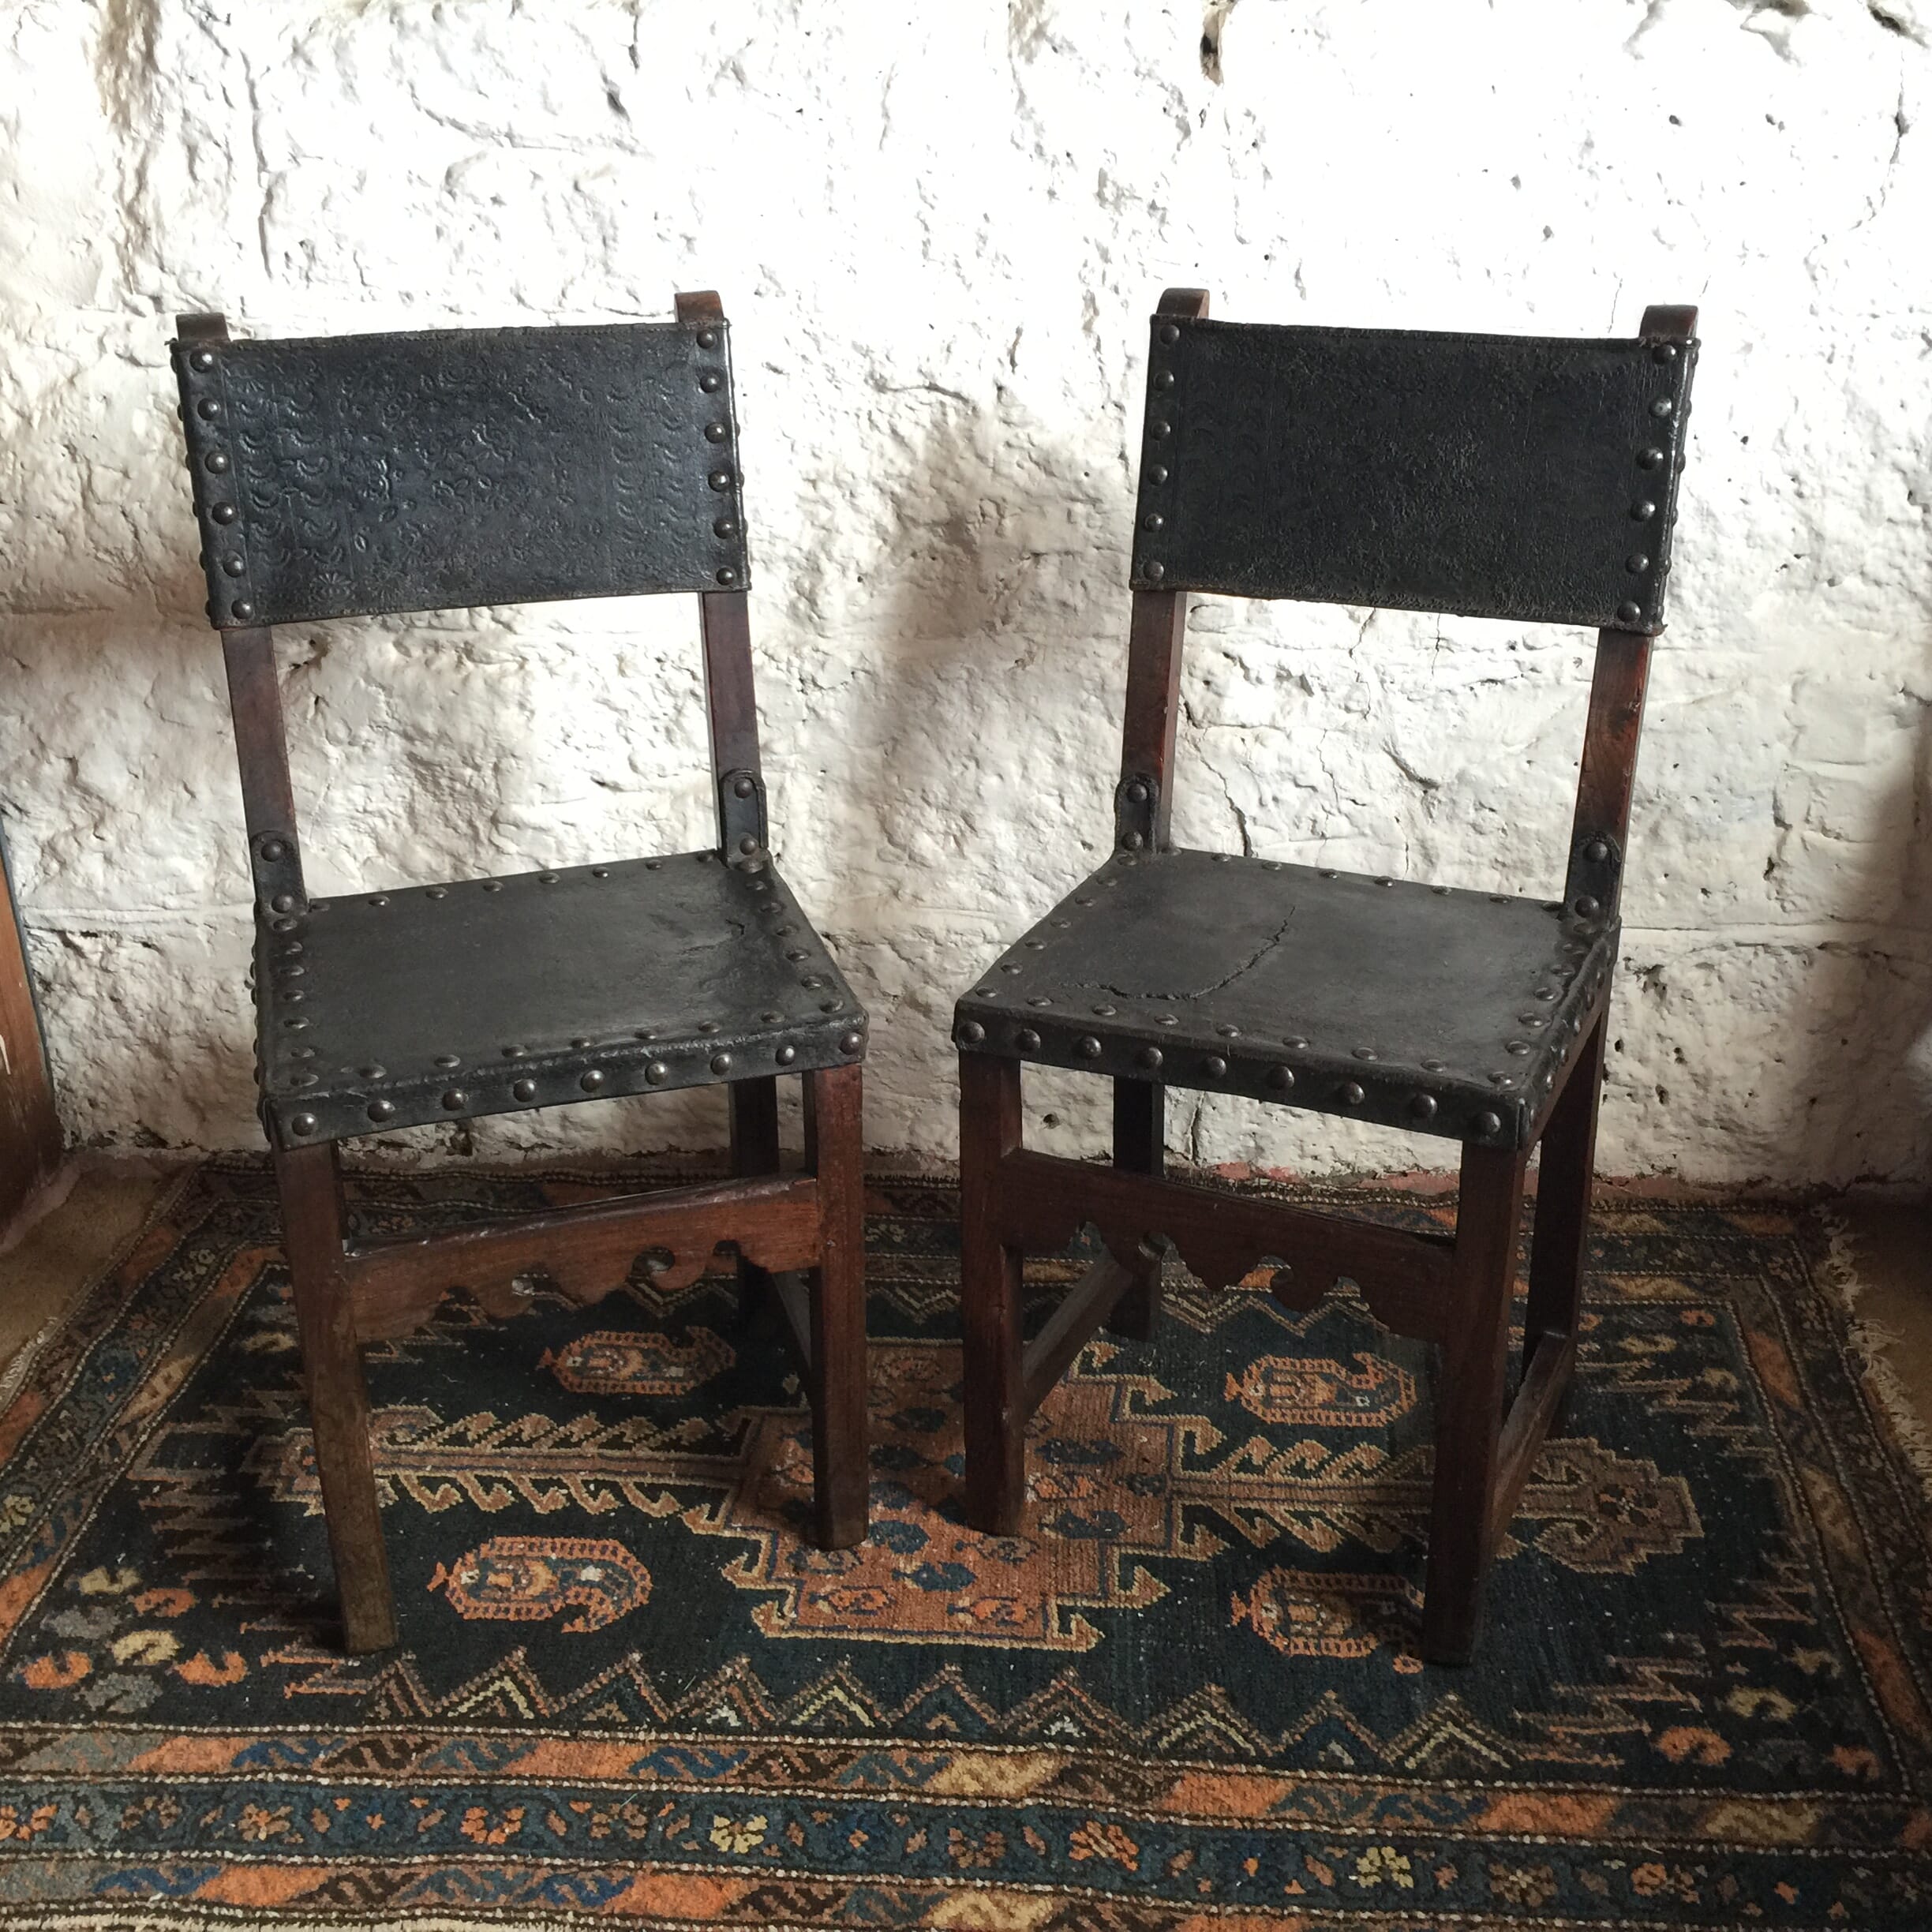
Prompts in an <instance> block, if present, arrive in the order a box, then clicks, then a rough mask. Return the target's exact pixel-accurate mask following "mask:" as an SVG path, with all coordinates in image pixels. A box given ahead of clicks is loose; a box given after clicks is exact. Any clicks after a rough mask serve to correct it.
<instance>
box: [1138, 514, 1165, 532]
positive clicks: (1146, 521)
mask: <svg viewBox="0 0 1932 1932" xmlns="http://www.w3.org/2000/svg"><path fill="white" fill-rule="evenodd" d="M1166 526H1167V519H1166V518H1165V517H1164V516H1163V515H1161V513H1160V512H1159V511H1158V510H1150V511H1148V513H1147V515H1145V516H1144V517H1143V518H1142V519H1140V527H1141V528H1142V529H1143V530H1165V529H1166Z"/></svg>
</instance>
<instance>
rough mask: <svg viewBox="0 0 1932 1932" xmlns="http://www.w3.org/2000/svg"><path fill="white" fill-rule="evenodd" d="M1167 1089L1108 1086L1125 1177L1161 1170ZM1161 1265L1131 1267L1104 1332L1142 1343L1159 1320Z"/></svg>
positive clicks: (1148, 1262)
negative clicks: (1129, 1280) (1125, 1287)
mask: <svg viewBox="0 0 1932 1932" xmlns="http://www.w3.org/2000/svg"><path fill="white" fill-rule="evenodd" d="M1166 1102H1167V1089H1166V1088H1165V1087H1163V1086H1162V1085H1161V1084H1159V1081H1157V1080H1116V1081H1115V1082H1114V1166H1116V1167H1118V1168H1119V1169H1121V1171H1122V1172H1123V1173H1127V1174H1162V1173H1164V1172H1165V1171H1166V1165H1167V1147H1166V1141H1167V1133H1166V1123H1167V1106H1166ZM1161 1262H1162V1256H1161V1255H1160V1254H1159V1253H1158V1252H1149V1253H1145V1254H1144V1255H1143V1256H1142V1257H1141V1259H1140V1262H1139V1263H1138V1264H1136V1267H1134V1269H1133V1286H1132V1287H1131V1288H1129V1289H1128V1290H1126V1292H1125V1294H1122V1295H1121V1298H1120V1299H1119V1301H1117V1302H1115V1303H1114V1312H1112V1313H1111V1314H1110V1316H1108V1317H1107V1323H1106V1325H1107V1327H1109V1328H1110V1330H1111V1331H1113V1332H1114V1334H1115V1335H1125V1336H1128V1337H1129V1339H1132V1340H1133V1341H1136V1342H1145V1341H1148V1340H1149V1339H1151V1337H1152V1335H1153V1333H1154V1327H1155V1323H1156V1322H1158V1321H1159V1320H1160V1310H1161Z"/></svg>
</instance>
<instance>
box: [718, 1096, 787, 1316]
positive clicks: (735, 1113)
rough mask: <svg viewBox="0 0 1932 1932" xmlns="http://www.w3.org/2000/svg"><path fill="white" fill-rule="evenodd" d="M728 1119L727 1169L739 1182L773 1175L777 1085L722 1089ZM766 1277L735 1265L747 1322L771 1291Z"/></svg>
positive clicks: (742, 1263)
mask: <svg viewBox="0 0 1932 1932" xmlns="http://www.w3.org/2000/svg"><path fill="white" fill-rule="evenodd" d="M725 1091H726V1093H727V1095H728V1096H729V1098H728V1105H729V1107H730V1110H731V1111H730V1118H731V1168H732V1173H733V1174H736V1175H737V1176H738V1177H739V1178H740V1179H741V1180H742V1179H746V1178H749V1177H751V1175H754V1174H776V1173H777V1171H778V1166H779V1145H778V1083H777V1080H774V1079H772V1078H769V1077H766V1078H765V1079H762V1080H739V1081H737V1082H736V1083H735V1084H733V1085H732V1086H731V1087H728V1088H726V1089H725ZM771 1279H772V1278H771V1277H770V1275H767V1274H766V1271H764V1269H762V1267H758V1265H757V1264H756V1263H755V1262H751V1261H747V1260H743V1258H742V1257H740V1259H739V1263H738V1292H739V1316H740V1318H741V1319H743V1320H749V1319H750V1318H751V1316H754V1315H755V1314H756V1313H757V1312H758V1308H759V1306H760V1305H761V1304H762V1301H763V1300H764V1299H765V1297H766V1295H767V1294H769V1293H770V1290H771Z"/></svg>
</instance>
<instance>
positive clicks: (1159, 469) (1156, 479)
mask: <svg viewBox="0 0 1932 1932" xmlns="http://www.w3.org/2000/svg"><path fill="white" fill-rule="evenodd" d="M1147 477H1148V481H1149V482H1150V483H1165V482H1166V481H1167V466H1166V464H1165V463H1152V464H1150V465H1149V466H1148V473H1147Z"/></svg>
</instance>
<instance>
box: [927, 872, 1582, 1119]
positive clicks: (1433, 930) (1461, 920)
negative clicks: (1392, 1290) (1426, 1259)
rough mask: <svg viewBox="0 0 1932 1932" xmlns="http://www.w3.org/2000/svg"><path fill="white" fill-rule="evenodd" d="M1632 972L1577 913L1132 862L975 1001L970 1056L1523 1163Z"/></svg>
mask: <svg viewBox="0 0 1932 1932" xmlns="http://www.w3.org/2000/svg"><path fill="white" fill-rule="evenodd" d="M1127 934H1131V935H1132V938H1131V943H1126V944H1123V943H1122V941H1123V936H1124V935H1127ZM1612 955H1613V949H1612V945H1611V942H1610V937H1609V935H1608V933H1607V931H1606V930H1605V929H1604V925H1603V923H1602V921H1601V919H1598V920H1596V921H1590V920H1587V919H1580V918H1578V916H1577V915H1576V913H1575V912H1574V911H1573V910H1572V909H1571V908H1569V907H1568V906H1566V905H1565V904H1563V903H1561V902H1560V901H1551V902H1548V903H1540V902H1538V901H1537V900H1530V899H1519V898H1514V897H1509V896H1507V895H1506V894H1503V893H1481V892H1463V891H1458V890H1456V889H1452V888H1451V887H1449V886H1424V885H1418V884H1416V883H1414V882H1412V881H1410V880H1406V879H1396V878H1365V877H1363V876H1361V875H1360V874H1354V873H1345V872H1338V871H1334V870H1332V869H1331V868H1329V867H1312V866H1299V865H1289V864H1286V863H1282V862H1281V861H1279V860H1275V859H1249V858H1242V857H1239V856H1235V855H1233V854H1230V853H1227V852H1189V851H1186V850H1184V849H1179V848H1175V849H1170V850H1168V851H1165V852H1159V851H1156V852H1117V853H1116V854H1115V855H1114V857H1113V858H1111V859H1109V860H1108V861H1107V863H1106V864H1105V865H1104V866H1103V867H1101V868H1100V870H1099V871H1098V872H1096V873H1095V874H1093V875H1092V877H1091V878H1088V879H1085V880H1084V881H1083V882H1081V884H1080V886H1078V887H1077V888H1076V889H1075V890H1074V891H1073V893H1070V894H1069V896H1068V897H1066V898H1065V899H1063V900H1061V902H1060V903H1059V904H1058V905H1057V906H1055V907H1054V909H1053V910H1052V911H1051V912H1049V913H1048V914H1047V916H1046V917H1045V918H1044V919H1042V920H1041V921H1040V922H1039V924H1038V925H1036V926H1035V927H1034V928H1033V929H1032V931H1031V932H1029V933H1028V934H1026V935H1025V936H1024V938H1021V939H1020V941H1019V942H1018V943H1017V945H1014V946H1013V947H1012V948H1011V949H1010V950H1009V951H1008V952H1007V953H1005V955H1003V956H1002V958H1001V959H1000V960H998V963H997V964H995V965H994V968H993V969H992V971H991V972H989V973H987V975H985V976H984V977H983V978H982V979H980V981H979V984H978V985H977V986H976V987H974V989H973V990H972V991H971V992H970V993H968V994H966V995H965V997H964V998H963V999H961V1000H960V1003H959V1019H958V1023H957V1024H958V1035H959V1038H960V1043H961V1044H962V1045H964V1046H968V1047H974V1048H978V1049H981V1050H985V1049H987V1048H990V1049H992V1050H996V1051H1004V1052H1007V1053H1010V1054H1014V1055H1016V1056H1017V1057H1019V1058H1023V1059H1026V1060H1029V1061H1036V1062H1038V1063H1039V1064H1040V1065H1047V1066H1063V1067H1073V1068H1076V1069H1079V1070H1080V1072H1083V1073H1109V1074H1113V1075H1114V1076H1117V1077H1118V1078H1121V1079H1123V1080H1148V1079H1158V1080H1160V1081H1161V1082H1162V1084H1164V1085H1166V1086H1170V1087H1196V1088H1207V1089H1210V1090H1211V1091H1215V1092H1217V1093H1239V1094H1247V1095H1251V1096H1252V1098H1254V1099H1257V1100H1278V1101H1290V1102H1292V1103H1293V1104H1294V1105H1295V1106H1300V1107H1307V1108H1311V1109H1313V1110H1316V1111H1318V1112H1320V1113H1324V1114H1346V1115H1348V1116H1349V1117H1350V1118H1354V1119H1357V1120H1368V1121H1380V1122H1383V1124H1385V1125H1389V1126H1396V1127H1425V1128H1427V1129H1428V1130H1429V1131H1431V1132H1432V1133H1452V1134H1455V1135H1456V1136H1458V1137H1459V1138H1460V1137H1467V1138H1469V1139H1471V1140H1482V1141H1485V1142H1487V1143H1490V1144H1496V1145H1503V1144H1507V1145H1511V1146H1515V1145H1519V1144H1522V1142H1523V1140H1525V1139H1526V1136H1527V1135H1528V1133H1529V1126H1530V1123H1531V1122H1532V1121H1533V1120H1534V1119H1535V1118H1536V1117H1537V1112H1538V1110H1539V1108H1540V1106H1541V1103H1542V1102H1543V1101H1544V1099H1546V1098H1547V1097H1548V1095H1549V1093H1550V1092H1551V1091H1552V1089H1553V1088H1555V1086H1556V1082H1557V1080H1558V1079H1559V1076H1561V1074H1562V1072H1563V1069H1564V1068H1565V1067H1566V1066H1567V1065H1568V1063H1569V1061H1570V1058H1571V1054H1573V1053H1574V1050H1575V1049H1576V1045H1577V1042H1578V1038H1579V1037H1580V1035H1581V1034H1582V1028H1583V1021H1584V1018H1585V1017H1586V1015H1587V1014H1589V1013H1590V1012H1591V1011H1592V1010H1593V1008H1594V1006H1595V1005H1596V1002H1597V994H1599V993H1600V992H1601V990H1602V987H1603V982H1604V975H1605V974H1606V973H1607V972H1608V970H1609V965H1610V961H1611V959H1612Z"/></svg>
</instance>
